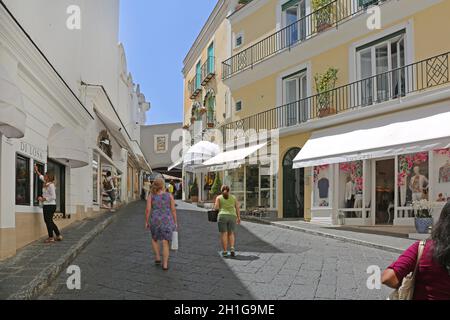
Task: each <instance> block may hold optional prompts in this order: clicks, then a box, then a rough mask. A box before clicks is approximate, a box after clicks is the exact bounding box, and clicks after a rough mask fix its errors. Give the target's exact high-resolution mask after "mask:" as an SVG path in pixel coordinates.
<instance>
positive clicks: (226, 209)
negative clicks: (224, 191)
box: [219, 195, 237, 216]
mask: <svg viewBox="0 0 450 320" xmlns="http://www.w3.org/2000/svg"><path fill="white" fill-rule="evenodd" d="M219 204H220V209H219V215H221V214H229V215H233V216H237V214H236V198H235V197H234V196H232V195H229V196H228V199H225V198H224V197H223V196H219Z"/></svg>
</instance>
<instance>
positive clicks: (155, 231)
mask: <svg viewBox="0 0 450 320" xmlns="http://www.w3.org/2000/svg"><path fill="white" fill-rule="evenodd" d="M150 219H151V220H150V221H151V222H150V231H151V233H152V238H153V240H168V241H171V240H172V232H174V231H175V229H176V227H175V222H174V220H173V216H172V211H171V209H170V195H169V194H168V193H167V192H165V193H163V194H160V195H158V194H153V195H152V212H151V218H150Z"/></svg>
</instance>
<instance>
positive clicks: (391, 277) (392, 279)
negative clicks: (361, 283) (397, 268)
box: [381, 269, 400, 289]
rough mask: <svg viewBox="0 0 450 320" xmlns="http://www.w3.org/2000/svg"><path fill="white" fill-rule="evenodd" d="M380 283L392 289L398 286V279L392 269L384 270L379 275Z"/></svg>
mask: <svg viewBox="0 0 450 320" xmlns="http://www.w3.org/2000/svg"><path fill="white" fill-rule="evenodd" d="M381 283H383V284H384V285H386V286H388V287H390V288H393V289H397V288H398V287H399V286H400V281H398V279H397V276H396V275H395V272H394V270H392V269H386V270H384V272H383V274H382V275H381Z"/></svg>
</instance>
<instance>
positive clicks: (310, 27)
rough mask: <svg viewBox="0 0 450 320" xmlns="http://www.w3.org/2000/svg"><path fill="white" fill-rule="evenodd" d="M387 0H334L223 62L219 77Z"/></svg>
mask: <svg viewBox="0 0 450 320" xmlns="http://www.w3.org/2000/svg"><path fill="white" fill-rule="evenodd" d="M387 1H389V0H334V1H331V2H330V3H329V4H327V5H325V6H323V7H321V8H319V9H318V10H316V11H314V12H312V13H310V14H309V15H307V16H305V17H303V18H301V19H299V20H297V21H296V22H294V23H292V24H290V25H288V26H287V27H285V28H283V29H281V30H279V31H277V32H276V33H273V34H271V35H270V36H268V37H266V38H264V39H263V40H261V41H259V42H257V43H255V44H254V45H252V46H250V47H248V48H246V49H244V50H242V51H240V52H238V53H237V54H235V55H233V56H232V57H231V58H229V59H227V60H225V61H223V62H222V79H223V80H226V79H229V78H231V77H232V76H234V75H236V74H238V73H240V72H242V71H244V70H247V69H249V68H253V66H254V65H255V64H257V63H260V62H262V61H264V60H266V59H267V58H269V57H271V56H273V55H276V54H278V53H280V52H283V51H284V50H289V49H290V48H291V47H293V46H294V45H297V44H299V43H301V42H304V41H307V40H309V39H312V38H314V37H315V36H317V35H319V34H320V33H322V32H324V31H326V30H329V29H330V28H337V27H338V25H340V24H342V23H344V22H346V21H347V20H349V19H351V18H353V17H354V16H356V15H358V14H360V13H362V12H364V11H365V10H366V9H367V8H368V7H369V6H371V5H378V4H380V3H382V2H387Z"/></svg>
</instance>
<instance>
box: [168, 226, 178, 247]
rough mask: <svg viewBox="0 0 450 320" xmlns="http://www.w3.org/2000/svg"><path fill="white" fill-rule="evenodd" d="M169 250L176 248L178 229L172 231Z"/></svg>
mask: <svg viewBox="0 0 450 320" xmlns="http://www.w3.org/2000/svg"><path fill="white" fill-rule="evenodd" d="M170 249H171V250H174V251H175V250H178V231H174V232H173V233H172V243H171V246H170Z"/></svg>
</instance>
